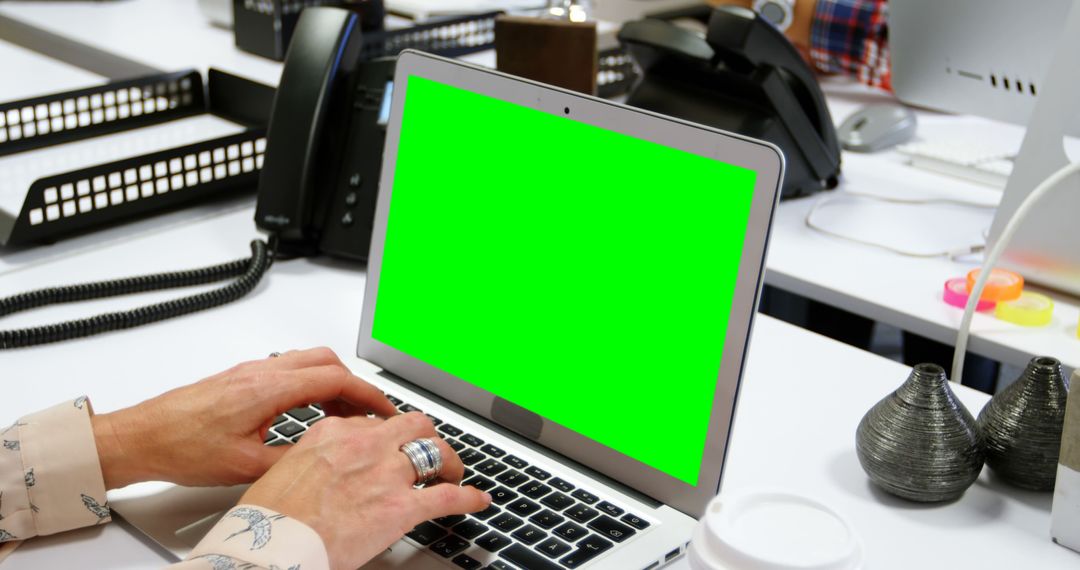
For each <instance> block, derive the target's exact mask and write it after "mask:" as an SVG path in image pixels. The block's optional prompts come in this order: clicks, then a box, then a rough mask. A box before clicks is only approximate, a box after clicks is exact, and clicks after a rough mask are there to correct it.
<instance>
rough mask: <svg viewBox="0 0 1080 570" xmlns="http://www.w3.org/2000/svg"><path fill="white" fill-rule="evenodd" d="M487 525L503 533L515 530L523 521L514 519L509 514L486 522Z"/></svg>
mask: <svg viewBox="0 0 1080 570" xmlns="http://www.w3.org/2000/svg"><path fill="white" fill-rule="evenodd" d="M488 524H489V525H491V526H492V527H493V528H495V529H497V530H501V531H503V532H510V531H512V530H514V529H515V528H517V527H519V526H521V525H523V524H525V521H523V520H521V519H519V518H517V517H515V516H514V515H512V514H510V513H503V514H501V515H499V516H497V517H495V518H493V519H491V520H490V521H488Z"/></svg>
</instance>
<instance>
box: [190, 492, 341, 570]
mask: <svg viewBox="0 0 1080 570" xmlns="http://www.w3.org/2000/svg"><path fill="white" fill-rule="evenodd" d="M329 567H330V561H329V559H328V558H327V555H326V547H325V546H323V542H322V539H321V538H319V535H318V533H316V532H315V531H314V530H312V529H311V527H309V526H307V525H305V524H304V523H302V522H300V521H297V520H295V519H292V518H289V517H287V516H285V515H282V514H280V513H277V512H274V511H272V510H270V509H266V508H263V507H256V506H253V505H237V506H236V507H234V508H233V509H232V510H230V511H229V512H228V513H226V514H225V517H224V518H222V519H221V520H220V521H219V522H218V523H217V524H216V525H214V528H212V529H211V530H210V532H209V534H207V535H206V536H205V537H204V538H203V539H202V541H201V542H199V544H198V546H196V547H195V550H193V551H192V552H191V554H190V555H189V556H188V558H187V560H185V561H184V562H181V563H179V564H176V565H174V566H172V567H171V568H172V569H173V570H196V569H198V570H203V569H214V570H217V569H218V568H264V569H267V570H275V569H280V570H287V569H302V570H325V569H327V568H329Z"/></svg>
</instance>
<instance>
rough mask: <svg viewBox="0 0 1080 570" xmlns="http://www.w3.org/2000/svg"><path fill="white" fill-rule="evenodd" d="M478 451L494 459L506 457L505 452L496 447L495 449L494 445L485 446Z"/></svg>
mask: <svg viewBox="0 0 1080 570" xmlns="http://www.w3.org/2000/svg"><path fill="white" fill-rule="evenodd" d="M480 451H483V452H484V453H486V454H488V455H490V456H492V457H494V458H496V459H498V458H500V457H502V456H504V455H506V452H505V451H503V450H502V449H499V448H498V447H495V446H494V445H491V444H490V443H489V444H487V445H485V446H484V447H481V448H480Z"/></svg>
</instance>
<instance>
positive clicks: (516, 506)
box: [506, 499, 540, 517]
mask: <svg viewBox="0 0 1080 570" xmlns="http://www.w3.org/2000/svg"><path fill="white" fill-rule="evenodd" d="M506 510H508V511H510V512H512V513H514V514H516V515H519V516H523V517H527V516H529V515H531V514H533V513H535V512H536V511H539V510H540V505H538V504H536V503H534V502H532V501H530V500H528V499H517V500H516V501H511V502H510V503H509V504H507V505H506Z"/></svg>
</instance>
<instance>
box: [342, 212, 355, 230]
mask: <svg viewBox="0 0 1080 570" xmlns="http://www.w3.org/2000/svg"><path fill="white" fill-rule="evenodd" d="M352 224H353V215H352V212H345V215H344V216H341V225H343V226H345V227H349V226H351V225H352Z"/></svg>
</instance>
